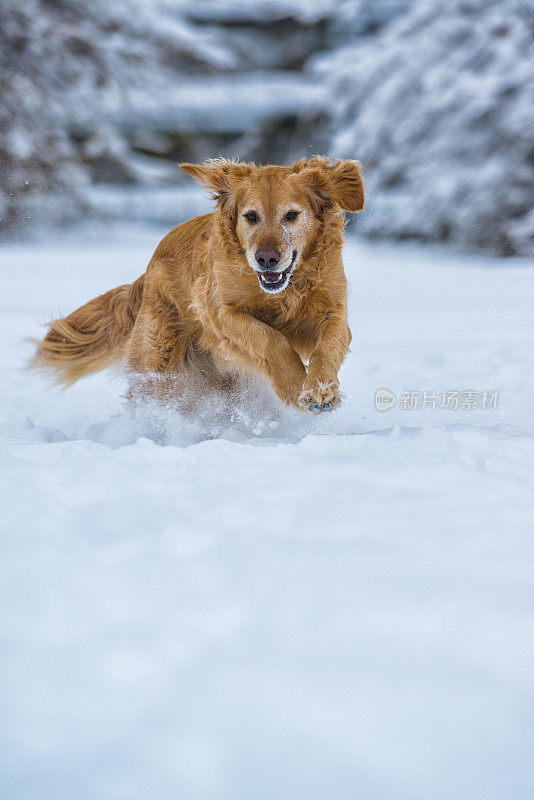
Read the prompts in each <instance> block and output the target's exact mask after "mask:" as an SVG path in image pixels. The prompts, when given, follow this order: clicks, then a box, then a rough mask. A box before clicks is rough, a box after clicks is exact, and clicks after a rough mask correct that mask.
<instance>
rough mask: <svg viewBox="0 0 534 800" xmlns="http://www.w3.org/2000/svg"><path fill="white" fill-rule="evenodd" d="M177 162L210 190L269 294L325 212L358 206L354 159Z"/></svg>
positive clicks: (282, 283) (281, 283)
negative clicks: (283, 163)
mask: <svg viewBox="0 0 534 800" xmlns="http://www.w3.org/2000/svg"><path fill="white" fill-rule="evenodd" d="M180 166H181V168H182V169H183V170H184V172H187V174H188V175H191V176H192V177H194V178H196V179H197V180H198V181H200V183H202V184H203V185H204V186H207V187H209V188H210V189H212V190H213V193H214V198H215V199H216V201H217V205H218V207H219V210H220V213H221V214H222V215H224V216H225V217H226V218H227V220H228V221H229V222H231V223H232V226H233V229H234V231H235V235H236V237H237V239H238V242H239V245H240V247H241V248H242V250H243V252H244V254H245V257H246V260H247V262H248V264H249V266H250V267H251V268H252V269H253V270H254V271H255V272H256V274H257V276H258V280H259V283H260V287H261V288H262V290H263V291H264V292H267V293H269V294H276V293H278V292H282V291H283V290H284V289H285V288H286V287H287V285H288V284H289V281H290V279H291V274H292V272H293V271H294V270H295V269H296V268H297V266H298V263H299V260H300V259H301V258H302V256H303V254H304V256H305V254H306V251H307V249H308V248H309V245H310V242H312V241H313V239H314V237H315V235H316V233H317V230H318V228H319V227H320V225H321V224H322V221H323V219H324V215H325V214H326V213H328V212H329V211H336V210H337V211H339V210H340V209H341V210H344V211H360V210H361V209H362V208H363V202H364V194H363V182H362V177H361V173H360V167H359V164H358V162H357V161H341V160H339V161H335V162H334V163H333V164H331V163H330V160H329V159H328V158H324V157H314V158H311V159H308V160H306V159H301V160H300V161H297V163H296V164H293V165H292V166H290V167H279V166H264V167H257V166H256V165H254V164H242V163H239V162H233V161H226V160H224V159H215V160H210V161H207V162H206V163H205V164H181V165H180Z"/></svg>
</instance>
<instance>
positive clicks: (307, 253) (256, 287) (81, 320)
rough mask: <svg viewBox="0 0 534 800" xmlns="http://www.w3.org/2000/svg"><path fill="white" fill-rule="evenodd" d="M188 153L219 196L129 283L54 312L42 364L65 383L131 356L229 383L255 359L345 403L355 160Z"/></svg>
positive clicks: (358, 180) (264, 371)
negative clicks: (348, 226)
mask: <svg viewBox="0 0 534 800" xmlns="http://www.w3.org/2000/svg"><path fill="white" fill-rule="evenodd" d="M180 166H181V168H182V169H183V170H184V172H186V173H187V174H188V175H191V176H192V177H193V178H195V179H196V180H197V181H199V182H200V183H201V184H203V185H204V186H205V187H208V188H210V189H211V190H212V192H213V195H212V196H213V199H214V201H215V210H214V211H213V212H212V213H211V214H205V215H204V216H201V217H195V218H194V219H192V220H189V221H188V222H185V223H183V224H182V225H179V226H178V227H177V228H174V230H172V231H171V232H170V233H169V234H167V236H165V237H164V239H163V240H162V241H161V242H160V244H159V245H158V246H157V248H156V251H155V253H154V255H153V256H152V259H151V261H150V263H149V265H148V267H147V270H146V272H145V273H144V275H142V276H141V277H140V278H138V279H137V280H136V281H134V283H132V284H127V285H124V286H119V287H117V288H116V289H112V290H111V291H109V292H107V293H106V294H103V295H101V296H100V297H96V298H95V299H94V300H91V301H90V302H89V303H87V304H86V305H84V306H82V307H81V308H79V309H78V310H76V311H74V312H73V313H72V314H69V315H68V316H67V317H64V318H61V319H57V320H55V321H54V322H52V323H51V324H50V328H49V331H48V333H47V335H46V336H45V338H44V340H43V341H42V342H41V343H40V344H39V346H38V349H37V353H36V356H35V360H34V365H35V366H44V367H50V368H52V369H53V370H55V373H56V377H57V380H58V382H60V383H64V384H70V383H73V382H74V381H76V380H78V378H80V377H82V376H83V375H87V374H88V373H91V372H95V371H96V370H100V369H103V368H105V367H107V366H109V365H111V364H112V363H113V362H116V361H120V360H123V361H124V362H126V364H127V365H128V367H129V369H130V371H131V372H132V373H135V374H137V375H139V374H141V376H143V375H144V376H152V378H155V379H156V381H157V378H158V377H161V378H163V379H164V383H165V386H166V387H167V388H166V391H167V392H168V391H169V387H172V386H173V385H176V386H178V385H179V386H180V392H181V393H183V392H184V391H185V392H186V393H187V387H188V386H193V385H194V383H195V380H196V379H197V378H198V376H199V375H202V377H203V379H204V380H206V379H207V380H208V382H209V383H210V384H211V385H213V387H214V388H217V389H224V390H228V391H231V389H232V385H233V376H236V375H237V376H243V374H246V373H250V372H256V373H260V374H261V375H263V376H264V377H265V378H267V379H268V380H269V381H270V383H271V385H272V388H273V389H274V391H275V392H276V394H277V395H278V397H279V398H280V399H281V400H282V401H283V402H284V403H286V404H288V405H292V406H296V407H297V408H300V409H301V410H304V411H312V412H314V413H319V412H321V411H331V410H332V409H334V408H336V406H338V405H339V403H340V402H341V394H340V391H339V382H338V371H339V368H340V366H341V364H342V362H343V359H344V358H345V355H346V354H347V352H348V348H349V344H350V340H351V334H350V329H349V326H348V324H347V281H346V278H345V273H344V270H343V263H342V258H341V250H342V245H343V227H344V224H345V217H344V213H343V212H344V211H352V212H355V211H360V210H361V209H362V208H363V204H364V190H363V183H362V177H361V173H360V166H359V164H358V162H356V161H351V160H338V161H335V162H334V163H331V162H330V160H329V159H328V158H324V157H314V158H310V159H301V160H300V161H297V162H296V163H295V164H293V165H292V166H272V165H269V166H256V165H255V164H245V163H240V162H234V161H229V160H225V159H213V160H209V161H207V162H205V163H204V164H181V165H180ZM306 365H307V366H306ZM175 381H176V383H175ZM171 391H172V388H171Z"/></svg>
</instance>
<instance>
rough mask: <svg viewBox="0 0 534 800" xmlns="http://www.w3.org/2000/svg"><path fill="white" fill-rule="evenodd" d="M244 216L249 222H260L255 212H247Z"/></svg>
mask: <svg viewBox="0 0 534 800" xmlns="http://www.w3.org/2000/svg"><path fill="white" fill-rule="evenodd" d="M243 216H244V217H245V219H248V221H249V222H257V221H258V215H257V214H256V212H255V211H247V213H246V214H243Z"/></svg>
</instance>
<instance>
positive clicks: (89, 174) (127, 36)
mask: <svg viewBox="0 0 534 800" xmlns="http://www.w3.org/2000/svg"><path fill="white" fill-rule="evenodd" d="M0 31H1V33H0V70H1V85H2V100H1V104H0V157H1V159H2V171H1V177H0V216H1V217H2V219H3V225H4V227H9V225H10V223H11V222H13V221H17V222H20V219H21V217H23V216H24V215H25V214H27V213H35V212H38V207H39V205H40V204H42V203H45V202H47V198H53V204H52V205H48V206H47V212H46V214H47V215H48V216H49V217H59V218H64V217H71V216H79V215H80V213H81V212H82V211H83V208H84V203H85V201H84V198H85V190H86V188H87V186H88V185H89V184H91V183H98V182H101V181H105V182H115V183H133V182H137V181H138V180H140V179H141V178H142V177H143V174H142V173H143V170H142V167H143V163H142V160H138V161H137V162H136V161H135V160H134V159H132V153H131V151H130V148H129V147H128V146H127V144H126V141H125V136H124V132H123V131H122V129H121V126H120V125H118V124H114V123H113V122H112V121H110V114H111V113H112V111H114V110H115V109H116V108H117V107H121V108H122V109H124V111H125V113H127V112H128V110H132V109H135V108H136V107H137V106H138V105H139V104H142V103H143V102H144V100H145V99H146V98H150V97H154V96H159V97H160V98H161V100H160V105H163V106H164V104H165V97H166V96H167V94H168V92H169V91H170V90H171V89H172V87H173V85H174V84H175V83H176V79H177V74H182V75H183V74H191V73H200V74H202V73H204V74H209V73H212V72H214V71H216V70H218V71H221V70H223V71H224V70H228V69H232V68H234V67H235V65H236V59H235V57H234V55H233V54H232V52H230V51H229V50H228V49H225V48H224V47H223V46H221V44H220V43H219V42H218V40H217V38H216V37H215V36H214V35H213V34H211V33H209V32H202V31H197V30H195V31H194V33H193V31H192V29H191V28H190V26H189V25H187V24H186V23H185V22H184V21H183V20H180V19H179V18H177V17H176V16H173V17H170V16H165V15H162V14H161V13H157V11H156V9H154V8H153V7H152V6H151V5H146V4H139V3H134V4H132V3H131V2H128V0H114V2H112V3H110V2H108V1H107V0H26V2H24V3H20V2H19V0H3V2H2V4H1V5H0Z"/></svg>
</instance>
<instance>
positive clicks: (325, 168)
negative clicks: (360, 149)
mask: <svg viewBox="0 0 534 800" xmlns="http://www.w3.org/2000/svg"><path fill="white" fill-rule="evenodd" d="M294 170H295V172H297V173H298V174H299V180H300V183H301V185H302V186H303V187H304V188H306V189H307V191H308V193H309V195H310V200H311V201H312V204H314V205H316V206H317V207H318V208H319V209H324V208H328V207H331V206H332V205H337V206H339V207H340V208H342V209H343V210H344V211H361V210H362V208H363V204H364V191H363V180H362V174H361V172H360V165H359V163H358V162H357V161H353V160H351V159H346V160H342V159H338V160H337V161H334V163H333V164H331V163H330V159H329V158H324V157H323V156H315V157H314V158H310V159H308V160H306V159H301V160H300V161H297V163H296V164H295V165H294Z"/></svg>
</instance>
